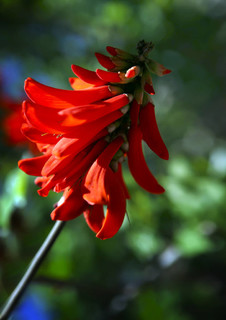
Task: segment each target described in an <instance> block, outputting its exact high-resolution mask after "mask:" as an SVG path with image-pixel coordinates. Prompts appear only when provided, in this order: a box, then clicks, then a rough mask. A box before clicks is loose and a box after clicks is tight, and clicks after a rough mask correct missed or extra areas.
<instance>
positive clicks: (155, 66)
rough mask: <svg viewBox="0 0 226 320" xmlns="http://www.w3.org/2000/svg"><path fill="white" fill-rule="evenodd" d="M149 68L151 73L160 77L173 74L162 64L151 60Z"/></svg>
mask: <svg viewBox="0 0 226 320" xmlns="http://www.w3.org/2000/svg"><path fill="white" fill-rule="evenodd" d="M148 66H149V68H150V71H151V72H153V73H155V74H157V75H158V76H160V77H162V76H164V75H165V74H168V73H170V72H171V70H169V69H166V68H165V67H164V66H163V65H162V64H160V63H158V62H156V61H154V60H150V62H149V63H148Z"/></svg>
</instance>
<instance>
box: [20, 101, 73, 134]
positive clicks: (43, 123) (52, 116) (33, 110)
mask: <svg viewBox="0 0 226 320" xmlns="http://www.w3.org/2000/svg"><path fill="white" fill-rule="evenodd" d="M23 112H24V115H25V117H26V120H27V121H28V122H29V123H30V124H31V125H32V126H34V127H35V128H36V129H38V130H40V131H42V132H47V133H50V134H57V135H58V134H64V133H67V132H69V131H70V130H71V128H73V127H74V126H75V125H76V123H77V122H76V120H74V119H70V120H71V121H70V122H69V121H68V123H67V125H66V126H65V125H62V124H61V123H62V122H63V120H64V118H65V117H63V116H61V115H60V114H59V113H58V112H56V110H55V109H52V108H47V107H44V106H41V105H38V104H34V103H32V102H30V101H28V100H27V101H24V102H23Z"/></svg>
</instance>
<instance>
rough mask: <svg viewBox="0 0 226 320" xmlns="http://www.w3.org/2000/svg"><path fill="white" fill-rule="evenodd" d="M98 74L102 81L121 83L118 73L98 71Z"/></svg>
mask: <svg viewBox="0 0 226 320" xmlns="http://www.w3.org/2000/svg"><path fill="white" fill-rule="evenodd" d="M96 74H97V76H98V77H99V78H100V79H102V80H104V81H106V82H113V83H114V82H115V83H117V82H121V78H120V76H119V74H118V72H110V71H105V70H101V69H97V70H96Z"/></svg>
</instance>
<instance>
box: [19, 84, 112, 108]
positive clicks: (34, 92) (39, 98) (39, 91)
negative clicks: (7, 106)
mask: <svg viewBox="0 0 226 320" xmlns="http://www.w3.org/2000/svg"><path fill="white" fill-rule="evenodd" d="M24 88H25V91H26V93H27V96H28V97H29V98H30V99H31V100H32V101H33V102H35V103H37V104H40V105H43V106H46V107H49V108H56V109H66V108H71V107H74V106H79V105H85V104H89V103H93V102H96V101H99V100H103V99H107V98H110V97H112V96H114V93H113V92H111V91H110V89H109V87H108V86H99V87H91V88H88V89H83V90H76V91H75V90H63V89H56V88H52V87H49V86H46V85H44V84H41V83H39V82H37V81H35V80H33V79H31V78H28V79H27V80H25V87H24Z"/></svg>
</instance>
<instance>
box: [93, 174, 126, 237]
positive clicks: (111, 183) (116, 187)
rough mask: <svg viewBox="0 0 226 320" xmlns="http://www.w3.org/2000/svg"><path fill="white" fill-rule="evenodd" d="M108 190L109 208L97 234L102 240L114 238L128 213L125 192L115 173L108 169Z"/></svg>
mask: <svg viewBox="0 0 226 320" xmlns="http://www.w3.org/2000/svg"><path fill="white" fill-rule="evenodd" d="M106 189H107V193H108V207H107V212H106V217H105V219H104V222H103V225H102V228H101V229H100V231H99V232H98V233H97V234H96V237H97V238H100V239H102V240H105V239H109V238H111V237H113V236H114V235H115V234H116V233H117V232H118V230H119V229H120V227H121V225H122V223H123V220H124V217H125V212H126V199H125V194H124V190H123V188H122V186H121V184H120V182H119V180H118V177H117V175H116V174H115V173H113V172H112V171H111V169H110V168H108V170H107V173H106Z"/></svg>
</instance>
